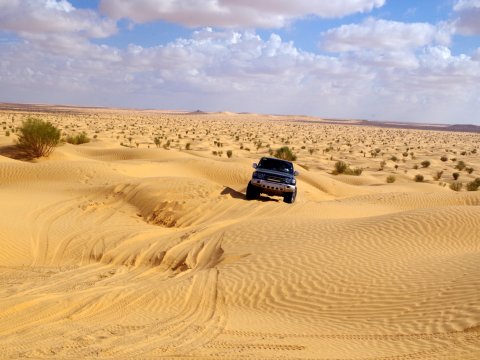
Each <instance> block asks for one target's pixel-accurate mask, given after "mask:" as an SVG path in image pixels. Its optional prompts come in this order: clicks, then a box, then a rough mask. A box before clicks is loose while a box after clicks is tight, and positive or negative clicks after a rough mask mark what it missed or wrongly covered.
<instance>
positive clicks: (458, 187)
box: [449, 181, 463, 191]
mask: <svg viewBox="0 0 480 360" xmlns="http://www.w3.org/2000/svg"><path fill="white" fill-rule="evenodd" d="M449 187H450V189H452V190H453V191H460V190H462V187H463V184H462V183H461V182H458V181H456V182H453V183H451V184H450V186H449Z"/></svg>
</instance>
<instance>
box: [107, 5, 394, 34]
mask: <svg viewBox="0 0 480 360" xmlns="http://www.w3.org/2000/svg"><path fill="white" fill-rule="evenodd" d="M384 3H385V0H335V1H325V0H297V1H292V0H262V1H258V0H205V1H196V0H163V1H162V0H137V1H130V0H102V1H101V3H100V9H101V11H102V12H103V13H105V14H107V15H108V16H110V17H112V18H114V19H120V18H129V19H131V20H133V21H135V22H137V23H144V22H148V21H154V20H166V21H170V22H174V23H179V24H182V25H186V26H191V27H201V26H215V27H226V28H235V27H265V28H276V27H282V26H285V25H286V24H288V23H289V22H290V21H292V20H294V19H297V18H302V17H305V16H308V15H315V16H319V17H342V16H345V15H349V14H353V13H358V12H369V11H371V10H372V9H374V8H377V7H381V6H383V5H384Z"/></svg>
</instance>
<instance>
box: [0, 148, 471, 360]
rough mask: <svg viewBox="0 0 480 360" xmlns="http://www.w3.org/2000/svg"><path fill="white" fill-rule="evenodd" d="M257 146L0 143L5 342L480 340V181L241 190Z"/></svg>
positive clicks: (271, 354) (202, 354) (221, 352)
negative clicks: (45, 148) (289, 200)
mask: <svg viewBox="0 0 480 360" xmlns="http://www.w3.org/2000/svg"><path fill="white" fill-rule="evenodd" d="M251 162H252V161H251V160H250V159H249V158H245V157H236V158H232V159H228V161H227V160H226V159H220V158H214V157H209V156H207V155H206V154H204V153H201V152H198V153H195V152H188V151H174V150H164V149H156V148H150V149H147V148H139V149H135V148H132V149H127V148H119V147H118V146H115V145H113V144H109V143H108V142H103V143H92V144H86V145H82V146H72V145H65V146H63V147H61V148H59V149H57V151H56V152H55V155H52V157H51V158H50V159H47V160H41V161H39V162H36V163H28V162H22V161H17V160H12V159H9V158H6V157H3V156H0V184H1V187H0V199H1V205H0V213H1V216H0V249H1V251H0V284H1V286H0V351H1V353H2V357H3V358H20V357H25V358H35V359H41V358H58V359H71V358H111V359H121V358H142V359H148V358H152V359H153V358H159V357H188V358H190V357H193V358H219V359H229V358H231V359H238V358H255V359H257V358H262V359H263V358H265V359H267V358H268V359H270V358H271V359H276V358H282V359H290V358H291V359H372V360H373V359H478V358H479V357H480V291H479V289H480V266H479V264H480V230H479V229H480V206H479V205H480V192H460V193H456V192H453V191H451V190H449V189H445V188H444V187H441V186H436V185H426V184H416V183H413V182H411V184H405V183H403V184H402V183H401V184H398V185H395V184H394V185H392V186H391V187H387V185H382V186H377V185H378V181H377V180H376V178H375V174H374V173H372V174H371V175H369V174H366V175H365V176H364V177H363V180H362V181H363V183H362V182H361V181H360V180H358V181H360V182H357V183H355V182H353V183H349V179H346V178H344V177H335V176H331V175H329V174H328V173H326V172H321V171H316V170H314V169H312V170H310V171H308V170H303V171H302V174H301V176H300V177H299V189H300V192H299V195H298V199H297V202H296V203H295V204H293V205H288V204H284V203H283V202H281V201H279V199H276V198H268V197H262V198H261V199H260V200H259V201H246V200H245V199H244V196H243V193H244V191H245V187H246V184H247V182H248V179H249V176H250V174H251V172H252V169H251V166H250V163H251ZM358 179H362V178H361V177H360V178H358ZM425 186H427V187H425ZM426 189H427V190H426Z"/></svg>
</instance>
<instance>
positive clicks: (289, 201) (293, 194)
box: [283, 189, 297, 204]
mask: <svg viewBox="0 0 480 360" xmlns="http://www.w3.org/2000/svg"><path fill="white" fill-rule="evenodd" d="M296 197H297V189H295V191H294V192H291V193H286V194H285V195H283V201H284V202H286V203H287V204H293V203H294V202H295V198H296Z"/></svg>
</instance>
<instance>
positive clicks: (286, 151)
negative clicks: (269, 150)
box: [273, 146, 297, 161]
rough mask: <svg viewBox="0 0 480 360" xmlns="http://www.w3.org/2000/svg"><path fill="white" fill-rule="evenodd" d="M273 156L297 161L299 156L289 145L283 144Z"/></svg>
mask: <svg viewBox="0 0 480 360" xmlns="http://www.w3.org/2000/svg"><path fill="white" fill-rule="evenodd" d="M273 156H275V157H276V158H278V159H283V160H288V161H295V160H297V156H296V155H295V154H294V153H293V152H292V150H290V148H289V147H288V146H283V147H281V148H280V149H277V150H275V152H274V154H273Z"/></svg>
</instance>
